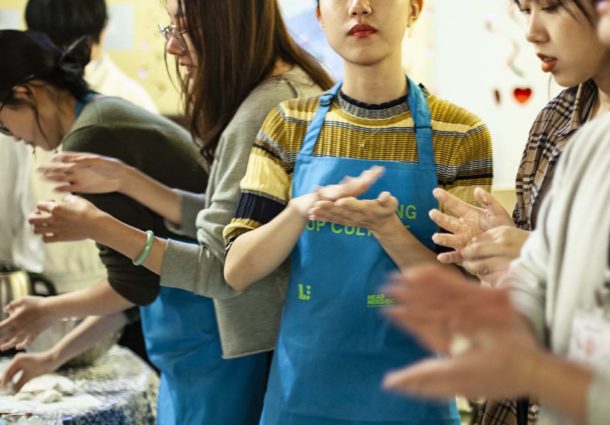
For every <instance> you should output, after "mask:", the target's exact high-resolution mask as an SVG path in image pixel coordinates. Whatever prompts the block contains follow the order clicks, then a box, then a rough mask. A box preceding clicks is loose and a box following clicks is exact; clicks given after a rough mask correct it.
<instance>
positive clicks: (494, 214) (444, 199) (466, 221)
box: [430, 187, 515, 264]
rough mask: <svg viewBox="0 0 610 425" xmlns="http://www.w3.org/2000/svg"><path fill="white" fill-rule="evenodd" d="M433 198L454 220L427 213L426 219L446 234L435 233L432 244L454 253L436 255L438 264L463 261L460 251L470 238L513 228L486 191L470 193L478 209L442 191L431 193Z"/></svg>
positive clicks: (440, 213)
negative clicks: (472, 194)
mask: <svg viewBox="0 0 610 425" xmlns="http://www.w3.org/2000/svg"><path fill="white" fill-rule="evenodd" d="M433 194H434V197H435V198H436V199H437V200H438V201H439V203H440V204H442V205H443V206H444V207H445V208H446V209H447V210H449V211H451V212H452V213H453V214H454V215H455V217H452V216H450V215H448V214H445V213H442V212H441V211H439V210H437V209H434V210H432V211H430V218H431V219H432V221H434V222H435V223H436V224H437V225H438V226H439V227H440V228H442V229H445V230H447V231H448V232H449V233H435V234H434V235H433V236H432V240H433V241H434V243H435V244H437V245H441V246H445V247H448V248H453V249H454V251H451V252H445V253H442V254H439V255H438V260H439V261H440V262H441V263H445V264H451V263H460V262H462V261H463V258H462V255H461V253H460V250H461V249H462V248H464V247H465V246H466V245H467V244H468V243H469V242H470V241H471V240H472V238H474V237H476V236H478V235H480V234H481V233H483V232H486V231H487V230H489V229H492V228H494V227H498V226H514V225H515V224H514V222H513V220H512V218H511V217H510V215H508V213H507V212H506V210H505V209H504V208H503V207H502V205H500V203H499V202H498V201H497V200H496V199H495V198H494V197H493V196H492V195H491V194H489V193H488V192H487V191H485V190H483V189H481V188H480V187H477V188H476V189H475V191H474V196H475V199H476V200H477V201H478V202H479V204H480V205H481V207H480V208H479V207H475V206H474V205H470V204H468V203H466V202H464V201H462V200H461V199H459V198H457V197H456V196H453V195H452V194H450V193H449V192H447V191H446V190H444V189H435V190H434V192H433Z"/></svg>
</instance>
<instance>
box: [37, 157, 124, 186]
mask: <svg viewBox="0 0 610 425" xmlns="http://www.w3.org/2000/svg"><path fill="white" fill-rule="evenodd" d="M38 171H39V172H40V173H41V174H42V175H43V176H44V177H45V178H46V179H47V180H49V181H51V182H54V183H57V184H58V185H57V186H56V187H55V191H56V192H80V193H110V192H120V191H121V190H122V188H123V185H124V183H125V180H126V179H127V174H128V171H129V166H128V165H126V164H125V163H124V162H122V161H120V160H118V159H115V158H110V157H107V156H101V155H95V154H90V153H80V152H65V153H60V154H57V155H55V156H54V157H53V159H52V160H51V162H49V163H47V164H45V165H43V166H40V167H38Z"/></svg>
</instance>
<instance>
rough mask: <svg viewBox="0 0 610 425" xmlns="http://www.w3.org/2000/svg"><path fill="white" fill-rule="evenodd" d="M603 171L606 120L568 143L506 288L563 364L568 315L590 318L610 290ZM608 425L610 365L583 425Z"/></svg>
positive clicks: (607, 166)
mask: <svg viewBox="0 0 610 425" xmlns="http://www.w3.org/2000/svg"><path fill="white" fill-rule="evenodd" d="M608 170H610V116H606V117H604V118H602V119H600V120H597V121H595V122H593V123H590V124H588V125H587V126H585V127H583V128H582V129H581V130H580V131H579V133H577V135H576V136H575V138H574V140H573V141H572V142H570V146H569V147H568V148H567V150H566V152H565V153H564V154H563V156H562V158H561V161H560V163H559V165H558V167H557V171H556V175H555V178H554V180H553V185H552V187H551V191H550V192H549V194H548V196H547V198H546V199H545V201H544V204H543V205H542V208H541V211H540V216H539V218H538V223H539V227H538V228H537V229H536V231H534V232H533V233H532V235H531V236H530V238H529V239H528V241H527V243H526V244H525V246H524V247H523V250H522V252H521V257H520V258H519V260H517V261H516V262H515V263H513V265H512V267H511V273H510V275H509V277H508V279H507V280H506V281H505V282H507V283H511V284H513V286H514V290H513V292H512V298H513V302H514V303H515V304H516V305H517V307H518V308H519V310H521V311H522V312H523V313H524V314H525V315H526V316H527V317H528V319H529V321H530V322H531V323H532V325H533V327H534V329H535V330H536V333H537V336H538V338H539V339H540V341H542V342H543V343H545V344H546V345H547V347H548V348H549V349H550V350H551V351H552V352H553V353H556V354H557V355H560V356H563V357H569V352H568V349H569V344H570V338H571V331H572V323H573V320H574V315H575V314H576V312H577V311H579V310H586V311H589V312H592V311H595V310H596V309H597V308H598V307H597V306H596V302H595V292H596V290H597V289H598V288H601V287H603V286H604V285H605V284H608V283H610V272H609V268H610V265H609V261H610V258H609V255H610V212H609V211H608V207H609V206H610V177H609V175H608ZM609 326H610V323H609ZM566 390H569V383H568V382H566ZM609 421H610V359H608V360H607V362H606V363H605V364H604V365H601V366H599V367H598V368H597V369H596V370H595V377H594V380H593V382H592V384H591V386H590V388H589V394H588V418H587V422H586V423H587V424H589V425H602V424H608V423H609ZM568 423H569V422H568V421H566V420H564V419H560V418H559V416H556V415H555V414H553V412H550V411H549V410H546V409H545V410H543V411H542V413H541V417H540V421H539V424H540V425H550V424H553V425H558V424H568Z"/></svg>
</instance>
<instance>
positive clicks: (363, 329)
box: [261, 80, 459, 425]
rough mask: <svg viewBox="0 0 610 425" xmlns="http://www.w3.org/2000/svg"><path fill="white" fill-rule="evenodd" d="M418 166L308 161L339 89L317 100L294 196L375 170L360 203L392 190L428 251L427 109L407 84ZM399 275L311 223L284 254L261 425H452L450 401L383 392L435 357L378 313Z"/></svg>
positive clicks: (346, 230) (332, 230) (362, 242)
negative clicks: (398, 375)
mask: <svg viewBox="0 0 610 425" xmlns="http://www.w3.org/2000/svg"><path fill="white" fill-rule="evenodd" d="M408 84H409V95H408V104H409V109H410V111H411V113H412V115H413V119H414V122H415V127H416V131H415V132H416V136H417V154H418V160H419V162H418V163H404V162H398V161H370V160H362V159H351V158H335V157H325V156H314V155H313V154H312V153H313V151H314V147H315V145H316V142H317V140H318V136H319V134H320V131H321V129H322V126H323V125H324V119H325V116H326V114H327V112H328V111H329V109H330V107H331V104H332V102H333V99H334V97H335V96H336V95H337V93H338V91H339V88H340V84H338V85H337V86H335V87H334V88H333V89H331V90H330V91H329V92H328V93H327V94H325V95H323V96H322V97H321V99H320V106H319V107H318V111H317V113H316V115H315V117H314V119H313V121H312V122H311V124H310V126H309V129H308V132H307V134H306V136H305V140H304V141H303V146H302V147H301V150H300V152H299V154H298V156H297V160H296V164H295V169H294V177H293V182H292V196H293V197H297V196H300V195H303V194H307V193H310V192H312V191H313V190H315V188H316V187H318V186H325V185H328V184H334V183H337V182H339V181H341V180H342V179H343V178H344V177H345V176H356V175H358V174H360V173H361V172H363V171H364V170H366V169H368V168H370V167H371V166H373V165H382V166H384V167H385V173H384V175H383V176H382V177H381V178H380V179H379V181H378V182H376V183H375V185H374V186H373V187H372V188H371V189H370V190H369V191H368V192H367V193H365V194H364V195H363V196H362V197H361V198H364V199H374V198H376V197H377V196H378V194H379V193H380V192H381V191H384V190H385V191H389V192H391V193H392V194H393V195H394V196H395V197H396V198H397V199H398V200H399V203H400V206H399V208H398V210H397V214H398V215H399V216H400V217H401V219H402V221H403V223H404V224H405V226H407V227H408V228H409V230H410V231H411V233H413V234H414V235H415V236H416V237H417V239H418V240H419V241H421V242H422V243H423V244H424V245H426V246H427V247H429V248H431V249H432V248H433V247H434V245H433V243H432V240H431V236H432V234H433V233H434V232H435V231H436V227H435V226H434V224H433V223H432V221H431V220H430V219H429V218H428V211H429V210H430V209H432V208H435V207H436V206H437V205H436V202H435V200H434V198H433V197H432V190H433V189H434V188H435V187H436V186H437V176H436V166H435V163H434V152H433V147H432V129H431V119H430V111H429V108H428V103H427V101H426V99H425V97H424V95H423V93H422V91H421V89H420V88H419V87H418V86H417V85H415V84H413V82H411V80H408ZM395 270H397V267H396V264H395V263H394V262H393V261H392V259H391V258H390V257H389V256H388V255H387V254H386V253H385V251H384V250H383V248H382V247H381V245H380V244H379V242H378V241H377V240H376V239H375V237H374V236H373V235H372V234H371V232H369V231H368V230H367V229H365V228H358V227H350V226H342V225H338V224H334V223H322V222H309V223H308V225H307V227H306V229H305V230H304V231H303V233H302V234H301V236H300V238H299V241H298V243H297V245H296V247H295V248H294V250H293V252H292V256H291V278H290V285H289V288H288V293H287V297H286V305H285V307H284V312H283V316H282V322H281V328H280V335H279V339H278V343H277V347H276V351H275V357H274V359H273V363H272V367H271V374H270V376H269V385H268V390H267V394H266V398H265V406H264V409H263V416H262V419H261V424H263V425H331V424H332V425H335V424H350V425H356V424H358V425H360V424H362V425H365V424H366V425H372V424H384V425H385V424H387V425H390V424H391V425H398V424H451V425H456V424H459V415H458V413H457V409H456V407H455V403H454V402H453V401H441V402H435V401H434V402H433V401H425V400H419V399H413V398H405V397H403V396H399V395H396V394H392V393H389V392H386V391H384V390H383V389H382V388H381V383H382V379H383V376H384V374H385V373H386V372H387V371H389V370H392V369H396V368H401V367H404V366H405V365H407V364H410V363H414V362H417V361H419V360H422V359H424V358H427V357H431V356H432V355H433V354H432V353H431V352H429V351H427V350H426V349H425V348H424V347H422V346H421V345H420V344H418V343H417V342H416V341H415V340H414V339H413V338H412V337H410V336H408V335H405V334H404V333H402V332H400V331H398V330H396V329H395V328H394V327H393V326H392V325H391V324H390V323H389V322H388V321H386V320H384V318H383V317H382V316H381V315H380V314H379V307H383V306H385V305H388V304H390V303H391V300H389V299H386V298H385V296H384V295H383V294H381V293H380V291H379V288H380V286H382V284H383V283H384V281H385V279H386V277H387V276H388V273H390V272H392V271H395Z"/></svg>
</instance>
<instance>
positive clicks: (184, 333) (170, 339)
mask: <svg viewBox="0 0 610 425" xmlns="http://www.w3.org/2000/svg"><path fill="white" fill-rule="evenodd" d="M95 95H96V93H94V92H88V93H87V94H86V95H85V96H84V97H83V99H82V100H81V99H77V102H76V117H77V118H78V116H80V114H81V112H82V110H83V108H84V107H85V105H86V104H87V103H88V102H89V101H90V100H91V99H92V98H93V97H94V96H95ZM140 316H141V319H142V328H143V333H144V339H145V341H146V351H147V353H148V356H149V358H150V361H151V362H152V363H153V364H154V365H155V366H156V367H157V368H158V369H159V370H160V371H161V383H160V385H159V397H158V401H157V423H158V424H159V425H203V424H205V425H207V424H211V425H215V424H219V425H220V424H227V425H230V424H236V425H237V424H239V425H242V424H243V425H255V424H257V423H258V421H259V418H260V412H261V409H262V404H263V397H264V393H265V387H266V383H267V369H268V367H267V363H268V360H267V358H268V356H269V354H265V353H262V354H256V355H252V356H248V357H244V358H240V359H235V360H223V359H222V358H221V355H222V353H221V348H220V337H219V335H218V328H217V324H216V315H215V312H214V304H213V301H212V300H211V299H210V298H206V297H201V296H197V295H195V294H193V293H191V292H187V291H183V290H180V289H173V288H166V287H161V289H160V291H159V295H158V296H157V299H156V300H155V302H153V303H152V304H150V305H149V306H147V307H142V308H140Z"/></svg>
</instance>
